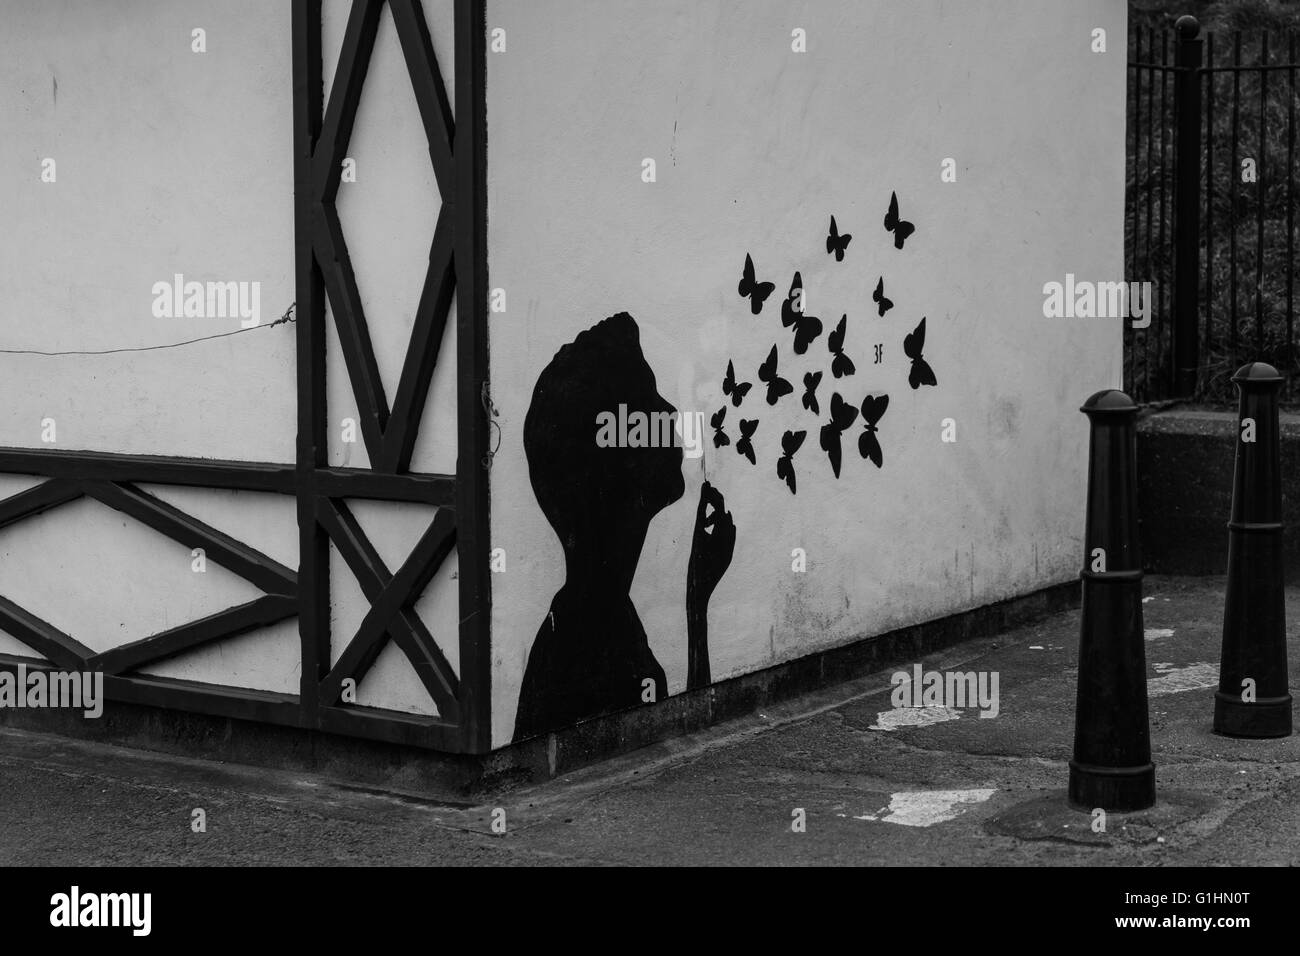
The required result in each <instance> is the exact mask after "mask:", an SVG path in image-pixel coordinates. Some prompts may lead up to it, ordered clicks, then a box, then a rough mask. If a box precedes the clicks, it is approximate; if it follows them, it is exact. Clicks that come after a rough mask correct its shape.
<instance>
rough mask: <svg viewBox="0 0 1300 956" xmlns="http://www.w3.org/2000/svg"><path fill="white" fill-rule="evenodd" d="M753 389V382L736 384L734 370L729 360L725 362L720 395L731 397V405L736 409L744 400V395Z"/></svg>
mask: <svg viewBox="0 0 1300 956" xmlns="http://www.w3.org/2000/svg"><path fill="white" fill-rule="evenodd" d="M753 387H754V383H753V382H737V381H736V370H735V368H733V367H732V364H731V362H730V360H728V362H727V375H726V377H725V378H723V380H722V394H723V395H730V396H731V404H732V405H735V406H736V407H737V408H739V407H740V403H741V402H742V401H744V399H745V393H746V392H748V391H749V390H750V389H751V388H753Z"/></svg>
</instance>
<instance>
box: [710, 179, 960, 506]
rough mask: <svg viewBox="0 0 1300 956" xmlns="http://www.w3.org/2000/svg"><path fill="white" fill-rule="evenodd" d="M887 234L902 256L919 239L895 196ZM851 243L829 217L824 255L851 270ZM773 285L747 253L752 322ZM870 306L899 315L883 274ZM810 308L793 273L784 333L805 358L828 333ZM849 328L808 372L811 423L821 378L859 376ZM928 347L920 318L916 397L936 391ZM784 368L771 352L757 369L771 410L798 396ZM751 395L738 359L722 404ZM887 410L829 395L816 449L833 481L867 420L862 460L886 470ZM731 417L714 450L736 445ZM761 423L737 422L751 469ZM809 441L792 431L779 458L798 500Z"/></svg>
mask: <svg viewBox="0 0 1300 956" xmlns="http://www.w3.org/2000/svg"><path fill="white" fill-rule="evenodd" d="M884 228H885V231H886V232H887V233H889V234H890V235H891V236H892V238H893V245H894V248H895V249H897V250H900V251H901V250H903V248H904V246H905V244H906V241H907V239H908V238H909V237H911V236H912V235H913V234H915V233H916V224H915V223H912V222H909V221H908V220H906V219H903V218H902V217H901V215H900V214H899V206H898V194H897V193H896V192H892V193H890V195H889V207H888V209H887V210H886V212H885V218H884ZM852 239H853V235H852V233H848V232H840V228H839V223H838V222H836V219H835V216H831V217H830V231H829V232H828V233H827V236H826V254H827V255H831V256H834V257H835V261H836V262H837V263H843V262H845V261H846V259H847V260H848V261H849V263H850V264H852V258H853V257H852V256H848V255H847V251H848V247H849V242H850V241H851V240H852ZM855 248H856V247H855ZM771 285H772V283H770V282H766V283H758V282H757V281H756V280H755V278H754V262H753V259H752V257H751V256H750V255H749V254H748V253H747V254H746V255H745V265H744V268H743V270H742V272H741V279H740V286H739V289H738V291H739V293H740V295H741V297H742V298H748V299H750V301H751V311H752V313H753V314H754V315H759V314H760V313H761V312H762V301H761V300H765V299H766V298H767V296H768V294H770V292H771V288H770V287H771ZM760 286H761V287H762V288H761V289H760ZM756 295H757V296H761V299H756V298H755V296H756ZM871 301H872V303H873V304H874V305H875V307H876V317H877V319H884V318H885V316H886V313H888V312H889V311H890V310H892V309H893V308H894V301H893V300H892V299H890V298H887V297H886V296H885V277H884V276H883V275H880V276H879V277H878V278H877V280H876V285H875V289H874V290H873V291H872V293H871ZM805 307H806V298H805V293H804V285H803V276H802V274H801V273H800V272H799V271H797V270H796V271H795V273H794V278H793V279H792V280H791V282H790V290H789V292H788V293H787V294H786V298H785V299H784V301H782V303H781V326H782V327H783V328H786V329H791V330H793V333H794V340H793V342H792V343H791V350H792V351H793V353H794V354H795V355H804V354H806V353H807V352H808V347H809V346H810V345H811V344H812V343H813V342H814V341H816V339H817V338H818V337H819V336H820V335H821V333H822V331H823V326H822V321H821V319H819V318H817V317H816V316H812V315H808V314H807V313H806V311H805ZM868 308H869V307H868ZM851 327H852V323H851V322H850V320H849V313H848V312H843V313H841V315H840V320H839V322H838V323H836V325H835V328H834V329H832V330H831V331H830V333H829V334H828V335H827V336H826V349H827V352H828V353H829V355H830V363H829V369H827V370H817V371H812V372H805V373H804V376H803V386H804V391H803V395H802V397H801V399H800V404H801V405H802V406H803V408H804V410H805V411H808V412H811V413H812V414H813V415H814V416H820V414H821V404H820V402H819V401H818V398H817V387H818V386H819V385H820V384H821V381H822V377H823V375H824V372H825V371H829V372H830V378H831V381H832V382H834V383H835V386H836V388H837V389H844V388H846V386H847V385H848V384H849V383H848V382H846V381H845V380H846V379H849V378H850V377H852V376H854V375H855V374H856V373H857V370H858V369H857V365H856V363H855V362H854V361H853V358H852V357H851V356H850V355H849V354H848V352H847V350H846V340H847V339H848V337H849V330H850V328H851ZM924 348H925V317H924V316H922V317H921V321H920V322H919V323H918V324H917V325H916V327H915V328H914V329H913V330H912V331H911V332H909V333H907V334H906V335H905V336H904V338H903V355H904V357H906V358H907V359H908V360H909V362H910V365H909V367H908V374H907V384H908V385H909V386H911V387H912V389H914V390H915V389H919V388H920V387H921V386H922V385H929V386H936V385H938V384H939V382H938V378H937V377H936V375H935V373H934V369H933V368H931V366H930V363H929V362H928V361H926V359H925V357H924V355H923V354H922V352H923V350H924ZM883 361H884V345H883V343H877V344H876V345H875V346H874V363H873V364H875V365H880V364H882V362H883ZM779 363H780V354H779V352H778V349H777V347H776V346H775V345H773V346H772V348H771V350H770V351H769V352H768V354H767V358H766V359H765V360H764V361H763V363H762V364H761V365H760V366H759V367H758V370H757V376H758V380H759V381H760V382H762V383H763V384H764V385H766V386H767V396H766V397H767V404H768V405H770V406H775V405H777V403H778V402H779V401H780V400H781V399H782V398H783V397H784V396H785V395H788V394H790V393H792V392H793V391H794V386H793V385H791V384H790V382H789V381H787V380H786V379H784V378H782V377H781V376H780V374H779V373H778V371H777V368H778V365H779ZM750 388H751V383H749V382H741V381H738V380H737V378H736V370H735V360H734V359H732V360H728V362H727V371H726V374H725V376H724V377H723V379H722V395H723V398H724V401H725V400H726V399H728V398H729V399H730V401H731V404H732V406H734V407H735V408H738V409H739V408H741V406H742V404H743V403H744V401H745V396H746V394H747V393H748V392H749V390H750ZM888 407H889V396H888V395H884V394H882V395H877V394H874V393H868V394H867V395H866V396H865V397H864V398H863V399H862V402H861V404H860V405H855V404H853V402H851V401H849V400H848V399H847V398H846V397H845V395H844V394H843V393H842V392H841V391H839V390H836V391H833V392H832V394H831V397H830V406H829V409H828V411H829V414H830V420H829V421H825V422H822V423H821V427H820V429H819V431H818V442H817V443H818V445H819V446H820V447H821V449H822V451H824V452H825V453H826V460H827V462H828V463H829V464H830V469H831V474H832V475H833V476H834V477H835V478H836V479H838V478H839V477H840V471H841V468H842V467H843V464H844V443H843V437H844V435H845V433H846V432H847V431H848V430H849V429H850V428H852V427H853V425H854V423H855V422H856V421H857V420H858V416H859V414H861V417H862V425H863V429H864V430H863V431H862V432H861V434H859V436H858V453H859V455H860V456H861V457H862V458H863V460H865V461H869V462H871V463H872V464H873V465H875V466H876V467H877V468H883V467H884V460H885V459H884V450H883V448H882V447H881V444H880V438H879V433H880V429H879V426H880V421H881V419H882V418H883V417H884V414H885V410H886V409H887V408H888ZM726 411H727V406H726V405H725V404H724V405H723V407H722V408H720V409H718V411H717V412H716V413H714V415H713V419H712V422H713V427H714V430H715V432H714V439H713V443H714V447H717V448H720V447H722V446H724V445H728V444H730V443H731V440H730V437H729V436H728V435H727V434H726V433H725V432H724V431H723V429H722V426H723V423H724V420H725V418H726ZM760 423H761V419H758V418H753V419H746V418H740V419H739V423H738V427H739V429H740V434H741V437H740V439H739V440H738V441H737V442H736V451H737V452H739V453H740V454H741V455H742V456H744V457H745V458H746V459H748V460H749V463H750V464H752V465H753V464H757V463H758V457H759V456H758V452H757V450H756V449H755V447H754V441H753V439H754V436H755V434H756V433H757V432H758V427H759V424H760ZM806 434H807V430H806V429H802V428H791V429H786V430H785V431H784V432H783V433H782V435H781V442H780V452H779V455H778V457H777V459H776V474H777V477H778V478H780V479H781V480H782V481H784V482H785V485H786V487H787V488H788V489H789V490H790V493H791V494H796V493H797V489H798V481H797V478H796V474H795V469H794V454H795V452H797V451H798V450H799V448H800V446H801V445H802V444H803V440H804V437H805V436H806Z"/></svg>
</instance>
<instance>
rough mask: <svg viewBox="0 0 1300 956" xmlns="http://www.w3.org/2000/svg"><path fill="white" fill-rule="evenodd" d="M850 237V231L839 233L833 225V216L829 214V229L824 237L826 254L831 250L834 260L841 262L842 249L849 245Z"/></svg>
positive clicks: (842, 257)
mask: <svg viewBox="0 0 1300 956" xmlns="http://www.w3.org/2000/svg"><path fill="white" fill-rule="evenodd" d="M852 238H853V235H852V234H851V233H847V232H846V233H845V234H844V235H842V236H841V235H840V231H839V229H837V228H836V226H835V217H834V216H831V231H830V235H828V236H827V237H826V253H827V255H829V254H830V253H832V252H833V253H835V261H836V262H843V261H844V250H845V249H847V248H848V247H849V240H850V239H852Z"/></svg>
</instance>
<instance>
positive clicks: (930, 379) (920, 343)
mask: <svg viewBox="0 0 1300 956" xmlns="http://www.w3.org/2000/svg"><path fill="white" fill-rule="evenodd" d="M923 348H925V317H924V316H922V317H921V324H920V325H918V326H917V327H916V328H915V330H913V331H912V332H911V333H909V334H908V335H907V337H906V338H904V339H903V352H904V354H906V355H907V357H908V358H910V359H911V360H912V370H911V371H910V372H908V373H907V384H908V385H911V386H912V388H920V387H921V386H922V385H938V384H939V380H938V379H936V378H935V377H934V369H932V368H930V363H929V362H927V361H926V360H925V359H923V358H922V357H921V350H922V349H923Z"/></svg>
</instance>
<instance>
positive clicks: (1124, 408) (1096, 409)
mask: <svg viewBox="0 0 1300 956" xmlns="http://www.w3.org/2000/svg"><path fill="white" fill-rule="evenodd" d="M1137 410H1138V407H1137V406H1136V405H1135V404H1133V399H1131V398H1129V397H1128V396H1127V395H1125V394H1124V393H1123V392H1121V391H1120V390H1119V389H1117V388H1104V389H1102V390H1101V391H1100V392H1094V393H1093V394H1092V395H1090V396H1088V400H1087V401H1086V402H1084V403H1083V405H1082V406H1081V407H1080V408H1079V411H1081V412H1083V413H1084V414H1085V415H1107V414H1112V415H1113V414H1124V413H1129V414H1132V413H1135V412H1137Z"/></svg>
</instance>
